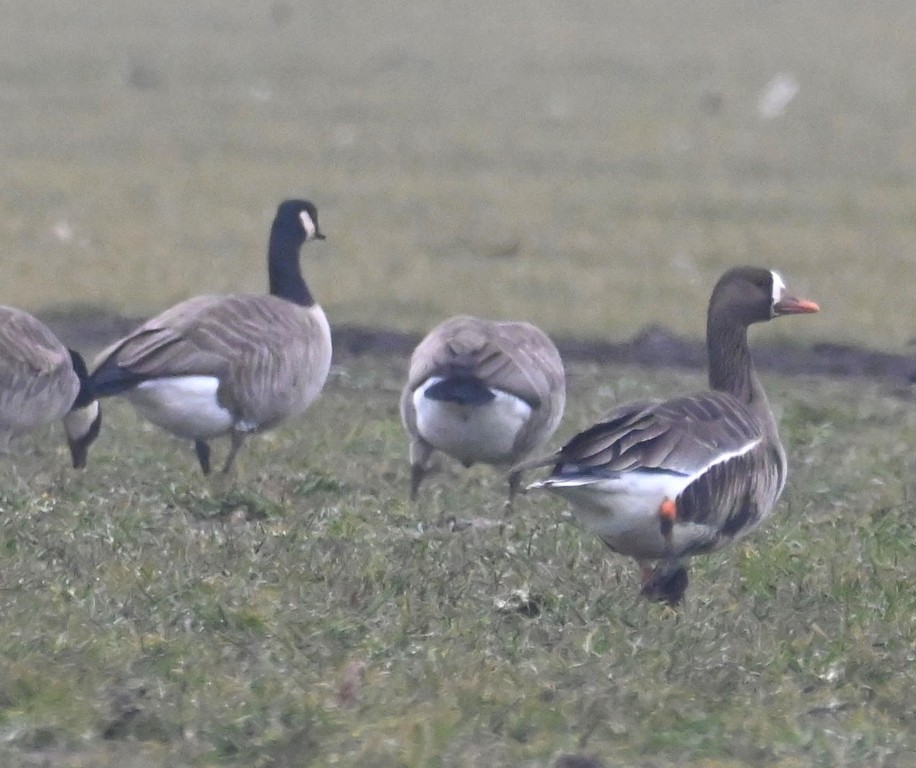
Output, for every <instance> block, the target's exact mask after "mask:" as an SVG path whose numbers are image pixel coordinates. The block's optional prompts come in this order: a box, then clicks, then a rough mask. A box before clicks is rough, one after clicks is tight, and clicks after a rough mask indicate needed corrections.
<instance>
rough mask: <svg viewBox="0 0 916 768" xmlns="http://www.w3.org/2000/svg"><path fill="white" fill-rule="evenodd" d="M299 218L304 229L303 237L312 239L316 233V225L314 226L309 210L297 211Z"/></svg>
mask: <svg viewBox="0 0 916 768" xmlns="http://www.w3.org/2000/svg"><path fill="white" fill-rule="evenodd" d="M299 220H300V221H301V222H302V228H303V229H304V230H305V239H306V240H314V239H315V235H316V234H318V227H316V226H315V222H314V221H312V217H311V216H309V212H308V211H299Z"/></svg>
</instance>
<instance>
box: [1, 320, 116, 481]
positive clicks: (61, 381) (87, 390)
mask: <svg viewBox="0 0 916 768" xmlns="http://www.w3.org/2000/svg"><path fill="white" fill-rule="evenodd" d="M60 418H62V419H63V421H64V432H65V433H66V435H67V443H68V444H69V446H70V457H71V460H72V462H73V466H74V468H76V469H82V468H83V467H85V466H86V454H87V451H88V450H89V445H90V443H92V441H93V440H95V438H96V437H97V436H98V434H99V428H100V427H101V423H102V414H101V411H100V410H99V404H98V401H97V400H96V399H95V397H94V396H93V393H92V388H91V387H90V385H89V372H88V371H87V370H86V363H85V362H84V361H83V358H82V357H81V356H80V354H79V353H78V352H74V351H73V350H72V349H67V348H66V347H65V346H64V345H63V344H61V343H60V341H59V340H58V339H57V337H56V336H55V335H54V334H53V333H51V331H50V329H49V328H48V327H47V326H46V325H45V324H44V323H42V322H41V321H40V320H38V319H36V318H34V317H32V315H30V314H29V313H28V312H23V311H22V310H20V309H14V308H13V307H0V453H6V452H8V451H9V443H10V440H11V439H12V438H14V437H16V436H17V435H20V434H22V433H23V432H28V431H29V430H31V429H35V428H36V427H39V426H41V425H42V424H48V423H49V422H52V421H56V420H57V419H60Z"/></svg>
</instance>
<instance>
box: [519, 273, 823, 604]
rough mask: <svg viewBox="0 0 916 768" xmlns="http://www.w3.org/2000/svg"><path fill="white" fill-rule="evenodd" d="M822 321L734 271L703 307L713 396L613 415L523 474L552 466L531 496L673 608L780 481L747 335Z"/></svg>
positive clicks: (804, 305) (766, 277)
mask: <svg viewBox="0 0 916 768" xmlns="http://www.w3.org/2000/svg"><path fill="white" fill-rule="evenodd" d="M817 311H818V306H817V305H816V304H815V303H813V302H811V301H807V300H805V299H798V298H795V297H793V296H790V295H789V294H788V293H787V292H786V286H785V283H784V282H783V280H782V278H781V277H780V275H779V274H778V273H777V272H773V271H770V270H767V269H759V268H756V267H738V268H736V269H731V270H729V271H728V272H726V273H725V274H724V275H722V277H721V278H720V279H719V281H718V283H716V286H715V288H714V289H713V292H712V296H711V298H710V300H709V312H708V316H707V326H706V349H707V354H708V357H709V387H710V389H709V391H706V392H699V393H696V394H691V395H684V396H682V397H675V398H673V399H671V400H666V401H664V402H645V401H644V402H635V403H628V404H626V405H622V406H620V407H618V408H616V409H615V410H614V411H612V412H611V413H610V414H609V415H608V417H607V418H606V419H605V420H604V421H602V422H601V423H599V424H596V425H594V426H593V427H591V428H590V429H587V430H585V431H584V432H581V433H580V434H578V435H576V436H575V437H574V438H573V439H572V440H570V441H569V442H568V443H567V444H566V445H564V446H563V447H562V448H561V449H560V450H559V451H558V452H557V453H556V454H554V455H553V456H551V457H548V458H547V459H546V460H541V461H534V462H529V463H528V465H527V466H526V467H522V468H524V469H527V468H531V467H532V466H536V465H544V464H553V471H552V473H551V475H550V476H549V477H548V478H546V479H545V480H542V481H540V482H537V483H534V484H532V485H531V486H530V488H545V489H547V490H549V491H552V492H554V493H556V494H558V495H559V496H562V497H563V498H565V499H566V500H567V501H569V502H570V503H571V504H572V505H573V508H574V511H575V513H576V515H577V517H578V518H579V520H580V521H582V523H583V524H584V525H585V526H586V527H587V528H589V529H591V530H592V531H594V532H595V533H596V534H598V536H600V537H601V539H602V540H603V541H604V542H605V543H606V544H607V545H608V546H609V547H610V548H611V549H612V550H614V551H615V552H619V553H620V554H624V555H629V556H631V557H634V558H635V559H636V560H637V562H638V563H639V564H640V565H641V566H642V572H643V581H644V586H643V593H644V594H645V595H647V596H649V597H651V598H653V599H657V600H662V601H665V602H669V603H671V604H676V603H677V602H679V600H680V599H681V597H682V596H683V593H684V591H685V590H686V588H687V572H686V569H685V568H684V567H683V565H682V564H681V563H682V561H683V560H684V559H685V558H687V557H689V556H691V555H695V554H698V553H701V552H709V551H710V550H713V549H717V548H719V547H722V546H724V545H726V544H728V543H729V542H731V541H734V540H736V539H739V538H741V537H743V536H746V535H747V534H748V533H750V532H751V531H753V530H754V529H755V528H756V527H757V526H758V525H760V524H761V523H762V522H763V521H764V520H765V519H766V518H767V517H768V516H769V514H770V513H771V512H772V511H773V506H774V505H775V503H776V501H777V499H778V498H779V495H780V493H782V489H783V486H784V485H785V482H786V454H785V451H784V450H783V447H782V443H780V441H779V434H778V432H777V428H776V419H775V417H774V416H773V412H772V410H771V409H770V404H769V402H768V401H767V397H766V394H765V393H764V391H763V386H762V385H761V383H760V379H759V378H758V377H757V373H756V371H755V370H754V364H753V361H752V359H751V354H750V351H749V349H748V344H747V329H748V326H750V325H751V324H753V323H760V322H764V321H766V320H771V319H772V318H774V317H780V316H782V315H797V314H807V313H811V312H817ZM653 562H658V563H659V564H658V565H657V567H656V568H655V569H654V571H653V570H652V568H651V564H652V563H653Z"/></svg>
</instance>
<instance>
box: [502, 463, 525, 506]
mask: <svg viewBox="0 0 916 768" xmlns="http://www.w3.org/2000/svg"><path fill="white" fill-rule="evenodd" d="M521 484H522V473H521V472H510V473H509V498H507V499H506V514H507V515H510V514H512V512H513V511H515V495H516V494H517V493H519V490H518V489H519V486H520V485H521ZM522 493H524V491H522Z"/></svg>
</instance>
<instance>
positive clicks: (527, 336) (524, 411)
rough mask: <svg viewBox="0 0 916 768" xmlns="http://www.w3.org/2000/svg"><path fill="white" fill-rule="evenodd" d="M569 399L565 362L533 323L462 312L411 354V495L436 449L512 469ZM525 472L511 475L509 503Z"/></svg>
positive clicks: (405, 414) (407, 420)
mask: <svg viewBox="0 0 916 768" xmlns="http://www.w3.org/2000/svg"><path fill="white" fill-rule="evenodd" d="M565 404H566V379H565V376H564V372H563V361H562V360H561V359H560V353H559V352H558V351H557V348H556V346H554V344H553V342H552V341H551V340H550V339H549V338H548V337H547V335H546V334H545V333H543V331H541V330H539V329H538V328H536V327H535V326H533V325H531V324H530V323H524V322H495V321H492V320H483V319H481V318H477V317H467V316H458V317H452V318H450V319H449V320H446V321H445V322H443V323H441V324H439V325H437V326H436V327H435V328H433V329H432V331H430V332H429V334H428V335H427V336H426V337H425V338H424V339H423V340H422V341H421V342H420V344H419V345H418V346H417V348H416V349H415V350H414V352H413V355H412V356H411V358H410V369H409V372H408V377H407V383H406V385H405V386H404V389H403V392H402V393H401V419H402V421H403V422H404V427H405V429H406V430H407V434H408V436H409V438H410V498H411V499H415V498H416V496H417V491H418V489H419V487H420V483H421V482H422V481H423V478H424V475H425V474H426V473H427V471H428V468H429V460H430V457H431V456H432V454H433V452H434V451H437V450H438V451H441V452H442V453H445V454H447V455H449V456H451V457H453V458H455V459H457V460H458V461H460V462H461V463H462V464H464V465H465V466H467V467H469V466H471V465H472V464H475V463H477V462H482V463H485V464H492V465H496V466H506V467H510V466H511V465H513V464H515V463H516V462H518V461H520V460H521V459H522V458H524V457H525V456H527V455H529V454H530V453H531V452H532V451H533V450H535V449H536V448H538V447H539V446H541V445H543V443H545V442H546V441H547V439H548V438H550V436H551V435H552V434H553V433H554V431H555V430H556V428H557V426H558V425H559V423H560V419H561V418H562V416H563V407H564V406H565ZM518 482H519V474H517V473H511V474H510V475H509V503H510V504H511V503H512V498H513V496H514V494H515V492H516V490H517V488H518Z"/></svg>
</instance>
